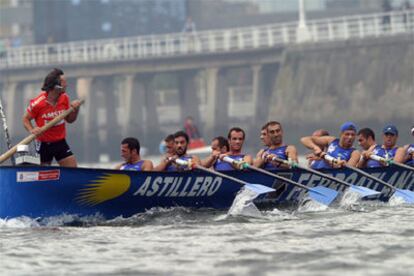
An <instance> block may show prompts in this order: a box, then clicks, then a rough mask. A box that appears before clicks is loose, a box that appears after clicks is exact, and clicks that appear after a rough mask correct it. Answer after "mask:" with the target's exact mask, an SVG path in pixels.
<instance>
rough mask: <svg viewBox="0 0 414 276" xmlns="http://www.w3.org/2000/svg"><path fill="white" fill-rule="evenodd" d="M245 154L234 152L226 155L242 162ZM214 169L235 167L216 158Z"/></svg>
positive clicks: (224, 169)
mask: <svg viewBox="0 0 414 276" xmlns="http://www.w3.org/2000/svg"><path fill="white" fill-rule="evenodd" d="M244 156H245V154H236V155H228V157H230V158H232V159H234V160H235V161H239V162H242V161H243V159H244ZM214 170H216V171H234V170H235V168H234V167H233V166H232V165H231V164H230V163H228V162H226V161H223V160H220V159H218V160H217V161H216V163H214Z"/></svg>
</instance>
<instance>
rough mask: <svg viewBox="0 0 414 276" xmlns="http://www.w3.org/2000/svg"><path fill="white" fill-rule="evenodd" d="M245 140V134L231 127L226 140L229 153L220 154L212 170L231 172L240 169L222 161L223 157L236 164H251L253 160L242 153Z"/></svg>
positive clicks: (241, 130) (239, 129) (237, 128)
mask: <svg viewBox="0 0 414 276" xmlns="http://www.w3.org/2000/svg"><path fill="white" fill-rule="evenodd" d="M245 138H246V135H245V132H244V130H243V129H241V128H239V127H233V128H231V129H230V130H229V132H228V134H227V139H228V142H229V151H228V152H227V153H224V154H221V155H220V156H219V158H218V159H217V161H216V162H215V164H214V169H215V170H216V171H231V170H239V169H242V167H237V166H236V165H234V164H230V163H228V162H226V161H224V160H222V159H223V158H224V157H225V156H228V157H230V158H232V159H234V160H235V161H237V162H240V164H242V163H247V164H249V165H251V164H252V160H253V158H252V157H251V155H249V154H244V153H243V152H242V149H243V143H244V139H245Z"/></svg>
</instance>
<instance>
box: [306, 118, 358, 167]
mask: <svg viewBox="0 0 414 276" xmlns="http://www.w3.org/2000/svg"><path fill="white" fill-rule="evenodd" d="M340 131H341V133H340V136H339V139H338V138H336V137H334V136H322V137H317V136H307V137H302V139H301V142H302V144H303V145H304V146H305V147H307V148H308V149H311V150H313V152H314V154H315V155H316V156H323V155H324V154H328V155H329V156H332V157H334V158H336V159H340V162H339V163H336V164H331V163H329V162H328V161H326V160H324V162H321V163H319V164H318V167H314V169H317V170H319V169H325V168H333V167H334V168H337V167H342V166H343V165H345V164H347V165H349V166H352V167H355V166H356V165H357V163H358V161H359V159H360V153H359V152H358V151H357V150H356V149H355V148H354V147H353V144H354V141H355V138H356V132H357V127H356V125H355V124H354V123H352V122H346V123H344V124H343V125H342V126H341V128H340ZM325 147H327V152H326V153H325V152H323V151H322V149H323V148H325Z"/></svg>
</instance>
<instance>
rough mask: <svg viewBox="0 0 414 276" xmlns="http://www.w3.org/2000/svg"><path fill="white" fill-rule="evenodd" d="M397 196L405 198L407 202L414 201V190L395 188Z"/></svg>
mask: <svg viewBox="0 0 414 276" xmlns="http://www.w3.org/2000/svg"><path fill="white" fill-rule="evenodd" d="M394 195H395V196H397V197H400V198H402V199H404V201H405V202H406V203H414V192H413V191H410V190H401V189H397V190H395V194H394Z"/></svg>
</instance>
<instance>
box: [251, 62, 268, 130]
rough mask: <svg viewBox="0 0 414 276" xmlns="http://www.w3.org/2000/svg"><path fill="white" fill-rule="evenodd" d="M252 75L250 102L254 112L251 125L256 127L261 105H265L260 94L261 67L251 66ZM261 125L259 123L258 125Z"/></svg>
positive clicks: (261, 84) (261, 90)
mask: <svg viewBox="0 0 414 276" xmlns="http://www.w3.org/2000/svg"><path fill="white" fill-rule="evenodd" d="M251 70H252V75H253V78H252V79H253V81H252V102H253V108H254V110H255V112H254V118H253V122H254V123H253V125H256V122H257V123H259V121H260V118H259V117H260V116H259V112H260V109H261V108H263V105H265V102H262V100H263V99H262V94H263V74H262V66H261V65H253V66H252V67H251ZM260 124H261V123H260Z"/></svg>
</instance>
